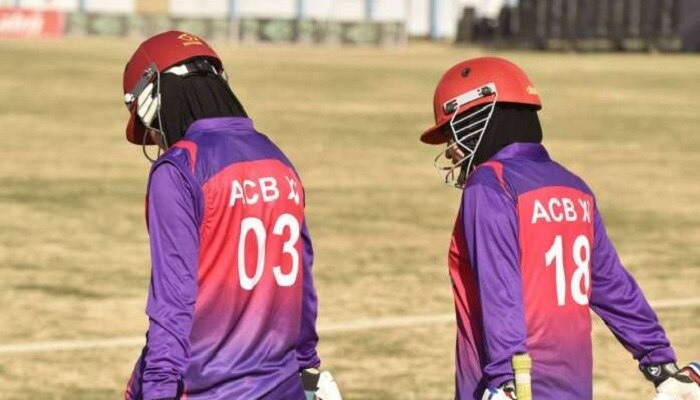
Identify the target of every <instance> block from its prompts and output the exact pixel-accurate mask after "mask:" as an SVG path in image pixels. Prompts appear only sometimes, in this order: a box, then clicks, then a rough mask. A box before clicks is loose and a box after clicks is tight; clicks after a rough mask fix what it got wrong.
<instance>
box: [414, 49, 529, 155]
mask: <svg viewBox="0 0 700 400" xmlns="http://www.w3.org/2000/svg"><path fill="white" fill-rule="evenodd" d="M490 84H493V86H495V92H496V93H497V94H498V96H497V100H496V102H497V103H518V104H528V105H532V106H534V107H536V108H537V109H538V110H539V109H540V108H542V103H541V102H540V97H539V96H538V95H537V90H536V89H535V87H534V86H533V85H532V82H530V79H529V78H528V77H527V75H526V74H525V72H524V71H523V70H522V69H520V67H518V66H517V65H515V64H513V63H512V62H510V61H508V60H505V59H503V58H499V57H480V58H473V59H471V60H467V61H462V62H460V63H458V64H456V65H454V66H453V67H452V68H450V69H448V70H447V72H445V74H444V75H443V76H442V78H441V79H440V82H439V83H438V85H437V88H435V96H434V98H433V112H434V115H435V125H434V126H433V127H431V128H430V129H428V130H426V131H425V132H424V133H423V134H422V135H421V138H420V139H421V141H422V142H424V143H428V144H441V143H445V142H447V141H449V140H450V138H451V136H450V135H449V134H445V132H444V130H443V129H442V127H443V126H445V124H447V123H448V122H450V119H451V118H452V116H453V114H454V113H455V112H458V111H459V112H460V113H462V112H466V111H469V110H470V109H473V108H474V107H476V106H480V105H482V104H486V103H489V102H491V101H492V100H493V98H492V97H493V95H494V93H493V87H492V86H491V85H490ZM482 91H483V92H482Z"/></svg>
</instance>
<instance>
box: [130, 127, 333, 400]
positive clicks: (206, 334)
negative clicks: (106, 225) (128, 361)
mask: <svg viewBox="0 0 700 400" xmlns="http://www.w3.org/2000/svg"><path fill="white" fill-rule="evenodd" d="M147 199H148V201H147V222H148V228H149V236H150V242H151V259H152V277H151V284H150V288H149V295H148V304H147V307H146V313H147V314H148V316H149V322H150V323H149V329H148V333H147V341H146V346H145V347H144V349H143V352H142V354H141V357H140V358H139V360H138V362H137V363H136V366H135V368H134V372H133V374H132V377H131V379H130V381H129V384H128V387H127V391H126V399H127V400H132V399H159V398H175V397H178V398H183V399H185V398H187V399H208V400H216V399H244V400H248V399H270V400H277V399H290V400H302V399H304V392H303V389H302V384H301V379H300V377H299V371H300V369H303V368H309V367H318V366H319V364H320V360H319V358H318V355H317V353H316V344H317V342H318V336H317V334H316V328H315V324H316V311H317V299H316V292H315V290H314V286H313V279H312V276H311V264H312V261H313V252H312V247H311V240H310V237H309V233H308V231H307V228H306V224H305V219H304V190H303V187H302V185H301V181H300V180H299V177H298V175H297V173H296V172H295V170H294V168H293V166H292V164H291V163H290V162H289V160H287V158H286V157H285V156H284V154H283V153H282V152H281V151H280V150H279V149H278V148H277V147H276V146H275V145H274V144H273V143H272V142H271V141H270V140H269V139H268V138H267V137H266V136H264V135H262V134H260V133H258V132H256V131H255V130H254V128H253V125H252V122H251V121H250V120H249V119H246V118H211V119H204V120H199V121H196V122H195V123H194V124H192V126H190V128H189V129H188V131H187V133H186V135H185V138H184V139H182V140H181V141H180V142H178V143H176V145H175V146H173V147H172V148H171V149H169V150H168V151H167V152H166V153H165V154H163V155H162V156H161V157H160V158H159V159H158V160H157V162H156V163H155V164H154V166H153V168H152V170H151V176H150V179H149V189H148V196H147Z"/></svg>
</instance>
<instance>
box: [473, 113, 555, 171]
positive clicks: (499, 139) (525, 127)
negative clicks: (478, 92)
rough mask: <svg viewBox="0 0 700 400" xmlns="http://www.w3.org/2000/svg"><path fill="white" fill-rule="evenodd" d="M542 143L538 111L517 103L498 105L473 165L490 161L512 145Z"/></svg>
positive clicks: (477, 150)
mask: <svg viewBox="0 0 700 400" xmlns="http://www.w3.org/2000/svg"><path fill="white" fill-rule="evenodd" d="M516 142H520V143H541V142H542V127H541V126H540V119H539V117H538V116H537V110H536V109H535V108H534V107H532V106H526V105H523V104H515V103H496V106H495V109H494V110H493V116H492V117H491V121H490V122H489V124H488V126H487V127H486V131H485V132H484V135H483V137H482V138H481V143H480V144H479V147H478V148H477V149H476V154H475V155H474V162H473V165H474V166H477V165H479V164H481V163H483V162H486V161H488V159H489V158H491V157H493V156H494V155H495V154H496V153H498V151H499V150H501V149H502V148H504V147H506V146H508V145H509V144H511V143H516Z"/></svg>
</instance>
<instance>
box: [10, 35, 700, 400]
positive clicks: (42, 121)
mask: <svg viewBox="0 0 700 400" xmlns="http://www.w3.org/2000/svg"><path fill="white" fill-rule="evenodd" d="M136 45H137V42H135V41H124V40H116V39H114V40H88V39H71V40H66V41H39V42H28V41H5V42H0V127H2V130H3V132H2V144H3V146H2V155H1V156H0V208H1V212H0V226H1V227H2V229H1V230H0V267H1V268H0V285H1V286H0V304H1V306H2V311H1V312H0V344H12V343H32V342H42V341H47V340H71V339H75V340H84V339H85V340H87V339H102V338H111V337H125V336H126V337H128V336H136V335H142V334H143V333H144V332H145V328H146V318H145V316H144V314H143V309H144V305H145V296H146V290H147V285H148V279H149V263H148V243H147V235H146V229H145V227H144V221H143V195H144V187H145V183H146V174H147V171H148V166H149V165H148V164H147V163H146V161H145V160H144V159H143V157H142V156H141V154H140V148H138V147H136V146H133V145H129V144H127V142H126V141H125V139H124V133H123V129H124V124H125V122H126V117H127V113H126V111H125V109H124V106H123V105H122V102H121V98H122V96H121V72H122V68H123V65H124V63H125V61H126V60H127V58H128V57H129V55H130V54H131V52H132V51H133V50H134V49H135V47H136ZM218 49H219V50H220V52H221V54H222V56H223V58H224V60H225V64H226V65H227V67H228V68H227V69H228V71H229V75H230V76H231V82H232V86H233V88H234V90H235V91H236V93H237V94H238V95H239V97H240V99H241V100H242V102H243V104H244V105H245V106H246V107H247V109H248V111H249V112H250V114H251V116H252V117H253V118H254V120H255V122H256V126H257V128H258V129H259V130H261V131H262V132H265V133H267V134H268V135H269V136H271V137H272V138H273V140H275V141H276V142H277V143H278V144H279V145H280V146H281V147H282V148H283V149H284V150H285V151H286V152H287V154H288V155H289V156H290V158H291V159H292V160H293V161H294V162H295V163H296V166H297V168H298V170H299V171H300V173H301V175H302V177H303V179H304V182H305V186H306V190H307V212H308V218H309V227H310V230H311V234H312V235H313V237H314V243H315V246H316V253H317V259H316V267H315V268H316V279H317V287H318V292H319V296H320V299H321V309H320V323H322V324H324V323H325V324H328V323H333V322H337V321H354V320H360V319H361V320H366V319H372V318H380V317H387V316H399V315H435V314H445V313H450V312H452V309H453V306H452V297H451V288H450V284H449V279H448V276H447V268H446V266H445V260H446V250H447V246H448V241H449V237H450V234H451V230H452V224H453V221H454V216H455V213H456V210H457V206H458V202H459V193H458V192H457V191H456V190H452V189H449V188H447V187H443V186H442V185H441V183H440V182H439V180H438V178H437V175H436V174H435V173H434V171H433V169H432V165H431V162H432V157H433V155H434V154H435V153H436V152H437V150H438V149H437V148H430V147H428V146H424V145H421V144H420V143H419V142H418V136H419V133H420V132H421V131H422V130H423V129H424V128H426V127H427V126H428V125H430V122H431V119H432V111H431V101H432V93H433V89H434V85H435V84H436V82H437V80H438V79H439V77H440V75H441V73H442V71H443V70H444V69H446V68H447V67H449V66H450V65H452V64H453V63H454V62H457V61H459V60H461V59H463V58H467V57H471V56H476V55H478V54H482V53H481V52H480V51H478V50H474V49H459V48H453V47H449V46H428V45H420V44H419V45H416V46H413V47H411V48H409V49H401V50H379V49H367V48H359V49H342V48H311V47H278V46H252V45H242V46H234V45H228V44H225V43H219V44H218ZM504 55H505V56H507V57H511V58H512V59H514V60H515V61H516V62H518V63H520V64H521V65H522V66H523V67H524V68H525V69H526V70H527V71H529V73H530V75H531V78H532V79H533V80H534V82H535V84H536V85H537V86H538V89H539V91H540V93H541V96H542V98H543V101H544V110H543V111H542V113H541V116H542V120H543V124H544V128H545V138H546V139H545V143H546V145H547V146H548V148H549V149H550V151H551V153H552V155H553V157H554V158H556V159H557V160H559V161H561V162H562V163H564V164H566V165H568V166H569V168H570V169H572V170H573V171H575V172H577V173H578V174H580V175H582V176H583V177H584V178H586V179H587V180H588V181H589V183H590V185H591V186H592V187H593V189H594V190H595V191H596V192H597V195H598V200H599V203H600V204H601V206H602V211H603V215H604V217H605V219H606V221H607V223H608V230H609V232H610V234H611V236H612V238H613V239H614V241H615V242H616V243H617V246H618V250H619V251H620V253H621V254H622V258H623V260H624V261H625V263H626V265H627V266H628V268H629V269H630V270H631V271H632V273H633V274H634V276H635V277H636V278H637V279H638V281H639V283H640V285H641V286H642V287H643V288H644V289H645V291H646V293H647V294H648V297H649V298H650V299H652V300H662V299H668V298H674V299H675V298H690V297H696V296H698V294H697V293H698V287H699V286H700V201H698V198H700V184H699V182H700V172H699V171H700V130H699V128H698V127H699V126H700V113H699V112H698V104H700V79H699V75H698V71H700V57H697V56H665V55H572V54H541V53H504ZM659 317H660V319H661V320H662V322H663V324H664V325H665V327H666V329H667V331H668V334H669V336H670V337H671V340H672V342H673V343H674V345H675V347H676V350H677V353H678V355H679V358H680V359H681V360H682V361H683V362H685V361H688V360H689V359H692V358H700V343H699V342H698V341H697V332H698V328H700V323H699V322H698V321H700V308H692V307H689V308H681V309H671V310H662V311H659ZM594 341H595V377H596V379H595V392H596V395H595V398H596V399H610V400H612V399H615V400H623V399H629V400H632V399H651V397H652V393H653V389H652V388H651V387H650V386H651V385H649V384H647V383H646V382H645V381H644V380H643V379H642V377H641V375H640V374H639V373H638V372H637V371H636V363H635V362H634V361H633V360H632V359H631V357H630V356H629V355H628V354H627V353H626V352H625V351H624V350H623V349H622V348H621V347H620V346H619V345H618V344H617V343H616V341H615V339H614V338H613V336H612V335H611V334H610V333H609V332H608V331H607V330H606V329H605V327H604V326H603V324H602V323H600V321H596V324H595V328H594ZM453 343H454V326H453V325H452V324H450V323H442V324H440V323H438V324H431V325H427V326H426V325H422V326H416V327H403V328H395V329H393V328H386V329H377V330H367V331H356V332H335V333H329V334H326V335H324V336H322V338H321V345H320V352H321V356H322V357H323V359H324V364H325V367H327V368H329V369H331V370H333V371H334V373H335V375H336V377H337V379H338V381H339V382H340V384H341V386H342V388H343V389H344V391H345V393H346V399H349V400H370V399H383V400H389V399H396V400H399V399H400V400H413V399H415V400H432V399H436V400H437V399H450V398H452V397H451V396H453V394H452V393H453V389H452V387H453ZM139 350H140V349H139V347H138V346H134V347H122V348H113V349H99V350H97V349H93V350H81V351H53V352H52V351H46V352H35V353H25V354H0V387H2V388H3V389H2V391H1V392H0V398H2V399H113V398H119V397H120V396H121V393H122V389H123V387H124V386H125V383H126V380H127V377H128V375H129V373H130V371H131V368H132V366H133V362H134V361H135V359H136V357H137V355H138V352H139Z"/></svg>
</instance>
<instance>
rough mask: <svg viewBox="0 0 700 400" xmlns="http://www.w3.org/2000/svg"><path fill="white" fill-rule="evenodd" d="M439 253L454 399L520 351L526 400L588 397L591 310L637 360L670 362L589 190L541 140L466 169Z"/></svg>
mask: <svg viewBox="0 0 700 400" xmlns="http://www.w3.org/2000/svg"><path fill="white" fill-rule="evenodd" d="M448 261H449V268H450V277H451V279H452V283H453V290H454V297H455V307H456V312H457V325H458V326H457V328H458V330H457V350H456V357H457V371H456V375H457V376H456V384H457V393H456V398H457V399H459V400H467V399H481V397H482V395H483V391H484V389H485V387H487V386H490V387H497V386H499V385H501V384H502V383H504V382H505V381H507V380H511V379H513V370H512V368H511V364H510V363H511V358H512V357H513V355H514V354H517V353H523V352H528V353H529V354H530V356H531V358H532V361H533V369H532V388H533V396H534V398H535V399H538V400H586V399H591V398H592V349H591V316H590V310H591V309H592V310H593V311H594V312H596V313H597V314H598V315H599V316H600V317H601V318H602V319H603V320H604V321H605V323H606V324H607V326H608V327H609V328H610V329H611V330H612V332H613V334H614V335H615V336H616V337H617V339H618V340H619V341H620V342H621V343H622V344H623V345H624V346H625V348H626V349H627V350H629V351H630V353H631V354H632V356H633V357H634V358H635V359H637V360H639V362H640V363H641V364H644V365H646V364H656V363H664V362H671V361H675V356H674V353H673V350H672V349H671V347H670V344H669V341H668V339H667V338H666V335H665V333H664V331H663V329H662V327H661V326H660V325H659V323H658V320H657V318H656V315H655V313H654V311H653V310H652V309H651V307H650V306H649V304H648V302H647V301H646V299H645V298H644V295H643V294H642V292H641V290H640V289H639V287H638V286H637V284H636V282H635V281H634V280H633V279H632V277H631V276H630V275H629V274H628V273H627V271H626V270H625V269H624V267H623V266H622V264H621V263H620V260H619V257H618V255H617V252H616V250H615V248H614V247H613V245H612V243H611V242H610V239H609V238H608V236H607V234H606V231H605V227H604V225H603V220H602V219H601V216H600V213H599V212H598V208H597V206H596V201H595V197H594V196H593V193H592V192H591V190H590V189H589V188H588V186H587V185H586V184H585V183H584V182H583V181H582V180H581V179H580V178H578V177H577V176H575V175H573V174H572V173H570V172H569V171H567V170H566V169H565V168H563V167H562V166H561V165H559V164H557V163H556V162H554V161H552V160H551V159H550V158H549V155H548V154H547V151H546V150H545V149H544V147H543V146H542V145H540V144H530V143H514V144H511V145H509V146H507V147H505V148H504V149H502V150H501V151H500V152H499V153H497V154H496V155H495V156H494V157H492V158H491V159H490V160H489V161H488V162H486V163H484V164H482V165H480V166H479V167H478V168H477V169H476V170H475V171H474V172H473V173H472V174H471V175H470V176H469V178H468V180H467V184H466V187H465V189H464V193H463V197H462V205H461V208H460V211H459V216H458V218H457V222H456V224H455V229H454V233H453V238H452V243H451V247H450V254H449V260H448Z"/></svg>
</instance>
